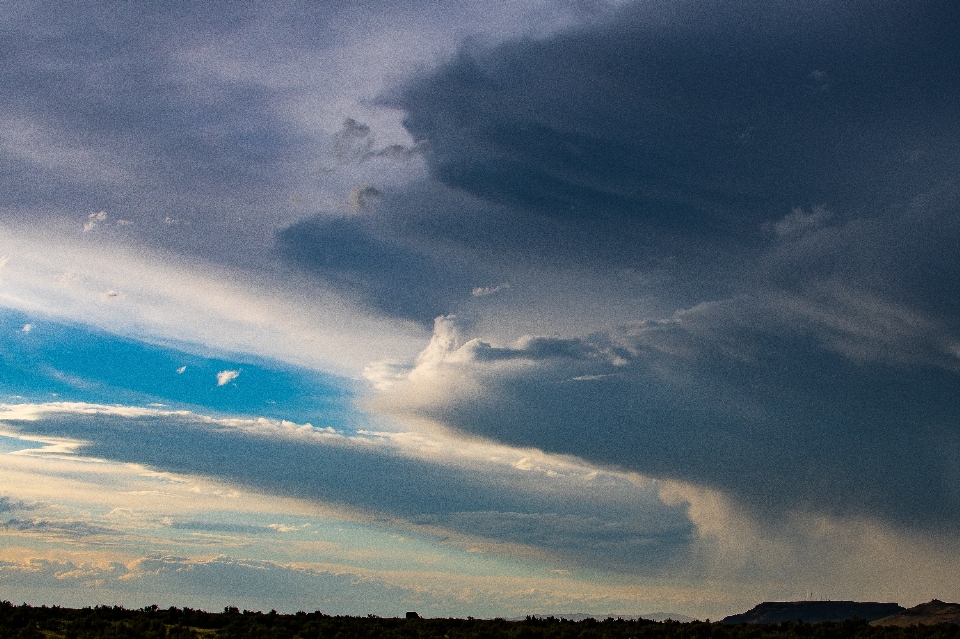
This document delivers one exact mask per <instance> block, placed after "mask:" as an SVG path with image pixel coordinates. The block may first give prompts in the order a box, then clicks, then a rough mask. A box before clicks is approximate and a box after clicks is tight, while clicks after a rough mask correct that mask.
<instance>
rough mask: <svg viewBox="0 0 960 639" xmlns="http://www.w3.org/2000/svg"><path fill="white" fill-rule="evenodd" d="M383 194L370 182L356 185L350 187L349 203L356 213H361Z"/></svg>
mask: <svg viewBox="0 0 960 639" xmlns="http://www.w3.org/2000/svg"><path fill="white" fill-rule="evenodd" d="M382 196H383V193H381V192H380V190H379V189H377V188H376V187H373V186H370V185H369V184H366V185H361V186H355V187H353V188H352V189H350V195H349V196H347V205H348V206H349V207H350V210H351V211H353V212H354V213H360V212H363V211H366V210H368V209H369V208H370V207H371V206H373V204H374V203H375V202H377V201H378V200H379V199H380V198H381V197H382Z"/></svg>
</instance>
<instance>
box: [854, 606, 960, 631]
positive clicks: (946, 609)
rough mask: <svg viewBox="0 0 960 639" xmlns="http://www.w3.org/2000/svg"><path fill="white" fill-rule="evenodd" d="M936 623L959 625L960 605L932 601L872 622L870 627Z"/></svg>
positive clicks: (930, 624)
mask: <svg viewBox="0 0 960 639" xmlns="http://www.w3.org/2000/svg"><path fill="white" fill-rule="evenodd" d="M938 623H953V624H960V604H956V603H944V602H943V601H940V600H939V599H934V600H933V601H929V602H927V603H925V604H920V605H919V606H914V607H913V608H907V609H906V610H904V611H903V612H900V613H897V614H894V615H890V616H889V617H883V618H882V619H877V620H876V621H874V622H872V623H871V624H870V625H871V626H901V627H907V626H915V625H917V624H923V625H926V626H934V625H936V624H938Z"/></svg>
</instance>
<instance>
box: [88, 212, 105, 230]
mask: <svg viewBox="0 0 960 639" xmlns="http://www.w3.org/2000/svg"><path fill="white" fill-rule="evenodd" d="M106 220H107V214H106V212H105V211H100V212H99V213H91V214H90V215H88V216H87V221H86V222H84V224H83V232H84V233H88V232H90V231H92V230H93V229H95V228H97V226H98V225H100V224H102V223H103V222H105V221H106Z"/></svg>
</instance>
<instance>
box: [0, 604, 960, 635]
mask: <svg viewBox="0 0 960 639" xmlns="http://www.w3.org/2000/svg"><path fill="white" fill-rule="evenodd" d="M128 637H129V638H134V637H135V638H137V639H261V638H264V639H315V638H316V639H320V638H323V639H768V638H769V639H794V638H803V639H851V638H853V639H960V626H958V625H953V624H939V625H932V626H911V627H908V628H901V627H895V626H871V625H870V624H868V623H867V622H866V621H864V620H862V619H849V620H847V621H840V622H820V623H813V624H811V623H805V622H802V621H798V622H782V623H776V624H721V623H716V622H715V623H710V622H708V621H706V622H705V621H692V622H685V623H681V622H677V621H662V622H657V621H649V620H646V619H638V620H625V619H613V618H610V619H605V620H596V619H584V620H582V621H568V620H564V619H558V618H555V617H547V618H536V617H527V618H526V619H524V620H521V621H508V620H504V619H474V618H472V617H468V618H466V619H452V618H451V619H422V618H416V617H414V618H405V619H398V618H381V617H377V616H374V615H369V616H367V617H346V616H331V615H326V614H323V613H322V612H319V611H317V612H311V613H306V612H298V613H296V614H280V613H278V612H276V611H270V612H268V613H263V612H252V611H248V610H244V611H243V612H241V611H240V610H238V609H237V608H225V609H224V611H223V612H218V613H211V612H205V611H203V610H193V609H191V608H175V607H171V608H166V609H161V608H159V607H157V606H148V607H145V608H140V609H137V610H128V609H126V608H122V607H120V606H96V607H93V608H80V609H76V608H61V607H59V606H53V607H47V606H29V605H27V604H23V605H19V606H15V605H13V604H11V603H10V602H9V601H3V602H0V639H7V638H10V639H61V638H62V639H95V638H96V639H101V638H104V639H126V638H128Z"/></svg>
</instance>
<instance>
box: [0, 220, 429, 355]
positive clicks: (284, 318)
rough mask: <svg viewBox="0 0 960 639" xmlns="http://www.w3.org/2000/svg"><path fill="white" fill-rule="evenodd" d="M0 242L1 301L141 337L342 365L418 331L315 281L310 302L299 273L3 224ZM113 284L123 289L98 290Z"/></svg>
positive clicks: (408, 342)
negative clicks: (0, 260)
mask: <svg viewBox="0 0 960 639" xmlns="http://www.w3.org/2000/svg"><path fill="white" fill-rule="evenodd" d="M0 250H2V251H3V252H4V254H7V255H9V256H10V257H11V260H10V263H9V264H8V265H7V266H6V267H5V268H4V279H3V280H2V282H0V304H2V305H3V306H5V307H6V308H11V309H17V310H20V311H25V312H28V313H31V314H34V315H35V316H46V317H49V318H58V319H60V320H67V321H80V320H82V323H83V324H86V325H89V326H94V327H97V328H99V329H102V330H107V331H109V332H111V333H114V334H119V335H127V336H133V335H135V336H136V337H137V338H138V339H148V340H152V341H160V342H174V343H177V344H184V345H189V344H193V345H197V344H202V345H204V348H205V349H207V348H213V349H216V350H218V351H220V352H231V353H249V354H253V355H257V356H261V357H268V358H273V359H279V360H283V361H287V362H290V363H294V364H299V365H306V366H310V367H316V368H320V369H325V368H332V369H335V370H341V371H347V370H354V369H357V367H358V366H359V369H358V370H362V367H363V365H364V364H365V363H366V362H368V361H373V360H376V359H383V358H384V357H385V356H387V357H389V356H390V355H389V353H390V351H392V350H393V349H395V348H396V349H397V350H395V351H394V353H395V355H394V356H395V357H401V356H403V357H412V356H413V355H415V353H416V352H417V351H418V350H419V348H420V344H421V340H422V339H423V338H424V335H423V333H422V329H420V328H419V327H414V326H412V325H410V324H404V323H403V322H400V323H395V322H392V321H385V320H383V319H378V318H376V317H370V316H368V315H365V314H364V313H362V312H361V311H360V309H358V308H357V306H356V305H353V304H350V303H349V301H348V298H346V297H344V296H343V295H338V294H336V293H335V292H333V291H332V290H331V289H330V288H329V287H323V286H320V288H319V289H318V288H317V284H315V283H311V284H310V285H309V287H308V288H309V290H312V291H313V293H311V297H310V298H309V300H310V301H309V302H308V301H307V299H308V298H306V297H304V296H303V295H304V290H302V289H301V287H300V286H299V285H298V283H297V282H296V278H294V281H289V280H288V281H283V280H282V279H279V278H276V277H273V276H271V275H269V274H267V273H263V274H260V275H257V274H255V273H251V272H246V273H243V274H240V273H236V272H233V271H230V270H229V269H226V268H223V267H218V266H216V265H215V264H213V263H210V262H183V263H180V262H178V261H177V260H176V259H172V256H171V255H170V254H168V253H155V252H152V251H151V250H148V249H145V248H139V249H134V248H132V247H129V246H128V247H117V246H113V247H99V246H95V245H89V244H80V243H78V242H77V240H76V239H73V238H70V237H64V236H60V235H59V234H58V233H55V232H49V233H36V232H33V231H26V230H23V229H17V230H14V229H10V228H7V227H5V228H4V229H2V230H0ZM64 273H69V274H70V277H69V278H65V279H63V278H62V277H61V276H62V275H63V274H64ZM408 276H409V277H414V275H413V274H412V273H410V274H408ZM110 290H113V291H123V292H124V293H123V297H113V298H109V299H105V298H103V297H101V295H102V293H103V292H104V291H110ZM316 295H320V298H319V299H321V302H320V303H317V299H318V298H316V297H315V296H316ZM118 301H123V302H124V303H123V304H116V303H114V302H118ZM106 302H110V303H109V304H106ZM214 327H216V328H214ZM264 327H270V328H269V329H268V330H266V331H264ZM371 337H375V339H371Z"/></svg>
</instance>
